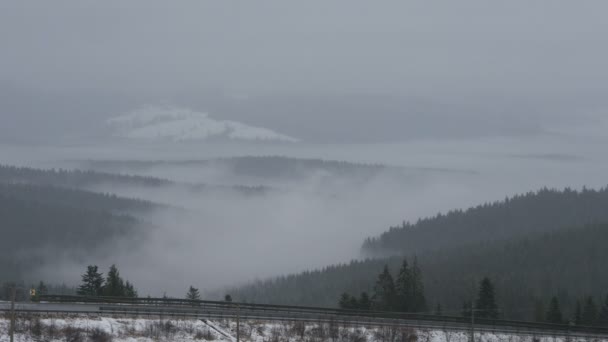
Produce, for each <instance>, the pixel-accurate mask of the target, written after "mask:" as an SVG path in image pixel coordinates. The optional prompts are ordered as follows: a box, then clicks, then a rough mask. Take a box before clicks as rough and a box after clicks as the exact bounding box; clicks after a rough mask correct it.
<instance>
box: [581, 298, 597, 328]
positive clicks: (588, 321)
mask: <svg viewBox="0 0 608 342" xmlns="http://www.w3.org/2000/svg"><path fill="white" fill-rule="evenodd" d="M596 321H597V306H596V305H595V301H594V300H593V297H591V296H589V297H587V299H586V300H585V305H584V307H583V315H582V317H581V323H582V324H583V325H594V324H596Z"/></svg>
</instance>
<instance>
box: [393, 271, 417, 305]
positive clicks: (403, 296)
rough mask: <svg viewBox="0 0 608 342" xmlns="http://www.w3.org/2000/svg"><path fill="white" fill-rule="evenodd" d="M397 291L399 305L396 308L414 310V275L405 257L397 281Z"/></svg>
mask: <svg viewBox="0 0 608 342" xmlns="http://www.w3.org/2000/svg"><path fill="white" fill-rule="evenodd" d="M395 291H396V293H397V307H396V309H397V310H399V311H402V312H408V311H414V310H413V298H412V296H413V277H412V272H411V271H410V269H409V267H408V264H407V259H403V263H402V264H401V268H400V269H399V275H398V276H397V281H396V283H395Z"/></svg>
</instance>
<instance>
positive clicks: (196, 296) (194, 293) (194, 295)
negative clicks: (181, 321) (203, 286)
mask: <svg viewBox="0 0 608 342" xmlns="http://www.w3.org/2000/svg"><path fill="white" fill-rule="evenodd" d="M186 299H189V300H200V299H201V295H200V293H199V291H198V289H197V288H196V287H194V286H192V285H191V286H190V288H189V289H188V292H187V293H186Z"/></svg>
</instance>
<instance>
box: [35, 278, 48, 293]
mask: <svg viewBox="0 0 608 342" xmlns="http://www.w3.org/2000/svg"><path fill="white" fill-rule="evenodd" d="M48 293H49V289H48V288H47V286H46V284H45V283H44V282H43V281H42V280H41V281H40V283H38V287H37V288H36V295H37V296H44V295H46V294H48Z"/></svg>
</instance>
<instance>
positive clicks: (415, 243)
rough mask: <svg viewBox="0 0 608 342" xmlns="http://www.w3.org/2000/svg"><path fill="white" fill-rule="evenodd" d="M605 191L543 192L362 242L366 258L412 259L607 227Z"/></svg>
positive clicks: (437, 218) (432, 219)
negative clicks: (534, 236)
mask: <svg viewBox="0 0 608 342" xmlns="http://www.w3.org/2000/svg"><path fill="white" fill-rule="evenodd" d="M606 207H608V187H604V188H600V189H599V190H594V189H588V188H583V189H582V190H580V191H579V190H573V189H571V188H565V189H564V190H561V191H559V190H555V189H548V188H543V189H540V190H539V191H535V192H528V193H525V194H521V195H516V196H513V197H507V198H505V199H504V200H502V201H495V202H488V203H484V204H481V205H478V206H476V207H471V208H469V209H467V210H461V209H457V210H451V211H449V212H447V213H439V214H437V215H435V216H433V217H428V218H422V219H419V220H417V221H416V222H403V223H402V224H401V225H399V226H394V227H390V228H389V230H388V231H386V232H384V233H382V234H381V235H379V236H377V237H370V238H368V239H366V240H365V241H364V243H363V245H362V251H363V253H364V254H366V255H369V256H387V255H403V254H406V255H412V254H414V253H415V254H420V253H421V252H424V251H429V250H442V249H446V248H454V247H459V246H465V245H469V244H471V243H478V242H483V241H498V240H505V239H513V238H519V237H524V236H527V235H530V234H533V233H545V232H553V231H557V230H560V229H563V228H566V227H573V226H583V225H586V224H594V223H602V222H608V211H607V210H606Z"/></svg>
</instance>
